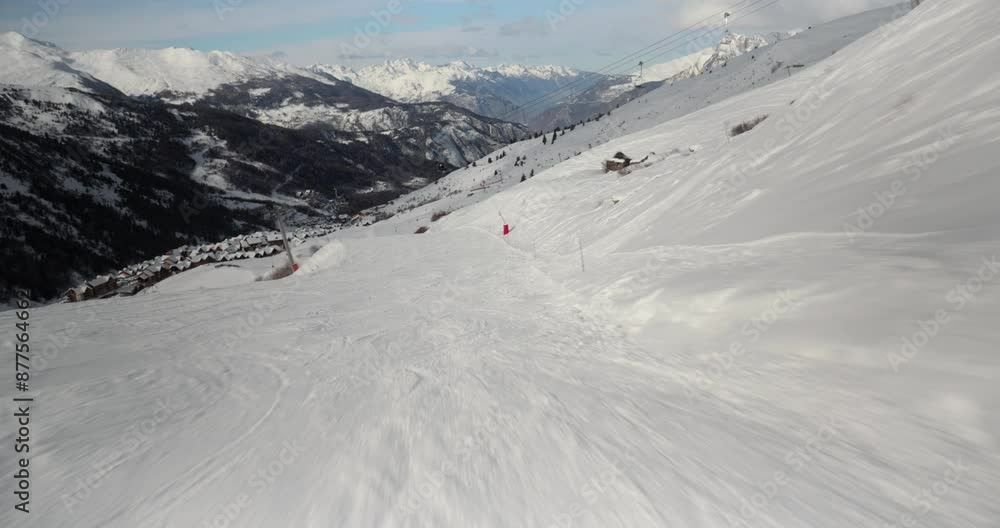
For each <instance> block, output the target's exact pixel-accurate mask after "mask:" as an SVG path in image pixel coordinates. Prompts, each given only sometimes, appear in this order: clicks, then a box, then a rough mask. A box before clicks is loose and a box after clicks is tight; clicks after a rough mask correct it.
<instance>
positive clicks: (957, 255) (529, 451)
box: [0, 0, 1000, 528]
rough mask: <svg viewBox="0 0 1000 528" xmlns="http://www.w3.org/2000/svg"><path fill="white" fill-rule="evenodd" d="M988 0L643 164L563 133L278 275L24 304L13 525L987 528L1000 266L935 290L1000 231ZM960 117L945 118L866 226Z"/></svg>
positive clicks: (971, 269)
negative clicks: (729, 189)
mask: <svg viewBox="0 0 1000 528" xmlns="http://www.w3.org/2000/svg"><path fill="white" fill-rule="evenodd" d="M993 7H994V6H993V5H992V3H990V2H988V1H986V0H968V1H966V2H958V1H954V0H953V1H947V0H936V1H928V2H925V4H924V5H923V6H921V8H919V10H918V11H915V12H914V13H913V14H911V15H909V16H912V17H913V18H912V19H911V20H910V21H909V22H908V23H907V24H906V25H904V27H902V28H901V29H898V30H897V31H895V32H894V33H892V34H891V37H888V40H886V41H884V42H883V41H882V40H879V39H880V38H886V37H884V35H869V36H868V37H865V38H863V39H862V41H861V42H858V43H857V45H852V46H849V47H847V48H845V49H843V50H841V51H839V52H838V53H837V54H836V55H834V56H833V57H831V58H830V59H827V60H826V61H824V62H823V63H820V64H817V65H816V66H814V67H813V68H810V69H809V70H808V71H806V72H802V73H801V74H798V75H797V76H795V77H792V78H790V79H787V80H785V81H779V82H776V83H774V84H772V85H768V86H767V87H764V88H761V89H759V90H755V91H753V92H748V93H745V94H741V95H736V96H734V97H732V98H730V99H726V100H724V101H720V102H717V103H716V104H714V105H711V106H709V107H707V108H704V109H702V110H699V111H697V112H695V113H693V114H691V115H687V116H684V117H680V118H678V119H675V120H673V121H671V122H669V123H664V124H663V125H661V126H657V127H652V128H648V129H646V130H644V131H643V132H642V133H641V134H634V135H631V136H626V137H622V138H619V139H616V140H611V141H610V142H609V144H608V145H606V146H604V147H603V149H602V150H607V151H610V152H614V151H615V150H622V151H625V152H629V153H643V152H651V151H655V152H659V153H661V156H660V157H657V158H656V159H653V160H651V162H650V163H649V164H648V165H647V166H642V167H639V168H636V169H635V170H634V171H633V172H632V173H631V174H628V175H626V176H621V177H619V176H618V175H616V174H603V173H601V172H600V170H599V169H598V168H597V167H598V165H597V164H598V162H599V160H600V159H601V154H602V153H601V152H595V153H593V155H590V156H577V157H574V158H571V159H570V160H568V161H566V162H563V163H560V164H558V165H556V166H555V167H553V168H552V169H550V170H547V171H544V172H542V173H540V174H538V176H537V177H536V178H533V179H531V180H530V181H528V182H525V183H523V184H518V185H516V186H512V187H511V188H509V189H507V190H505V191H504V192H501V193H496V194H494V195H492V196H490V197H489V198H486V199H485V200H482V202H481V203H478V204H476V203H464V202H462V201H461V200H462V199H464V198H467V196H465V193H464V192H463V193H461V196H458V198H457V199H456V200H455V201H453V202H448V204H451V205H456V204H463V205H468V207H465V208H462V209H459V210H455V211H454V212H452V213H451V214H450V215H448V216H447V217H444V218H441V219H440V220H439V221H438V222H435V223H433V224H428V225H430V226H431V229H430V232H428V233H426V234H423V235H413V234H409V233H412V232H413V226H414V225H415V223H417V222H420V221H421V220H422V218H423V217H420V216H419V215H422V214H423V212H421V211H412V212H410V213H404V214H400V215H399V216H398V217H396V218H393V219H391V220H389V221H386V222H383V223H380V224H377V225H375V226H372V227H370V228H364V229H354V230H344V231H341V232H338V233H336V234H335V235H332V236H331V237H329V244H328V245H327V246H326V249H322V250H320V251H319V252H317V253H316V254H315V255H313V257H312V258H311V259H304V261H303V262H302V270H301V271H300V272H299V273H297V274H296V275H293V276H292V277H290V278H287V279H283V280H279V281H270V282H253V283H249V282H248V283H246V284H237V285H233V286H230V287H225V288H221V287H220V288H215V289H199V290H195V289H192V288H191V287H190V285H189V284H186V283H185V281H177V285H176V289H172V287H174V286H172V285H171V284H169V283H167V282H164V283H161V285H160V286H161V287H160V288H158V289H157V291H155V292H152V293H150V294H149V295H141V296H136V297H133V298H127V299H114V300H108V301H93V302H87V303H81V304H78V305H54V306H49V307H44V308H38V309H35V310H33V312H32V316H31V324H32V326H31V333H32V339H33V342H36V341H34V340H37V343H38V345H37V346H38V348H37V349H35V350H36V354H42V355H43V357H44V362H37V364H34V365H33V367H34V370H33V371H32V372H33V374H32V391H33V393H32V395H33V396H35V397H36V398H37V402H36V403H35V404H34V406H33V407H32V412H33V414H32V420H33V422H32V423H33V429H32V433H33V435H34V437H35V438H34V440H33V442H34V443H33V444H32V450H33V452H32V456H33V458H32V466H31V468H32V475H33V477H32V478H33V483H34V485H35V486H36V489H35V495H34V496H33V498H32V505H33V507H34V508H35V509H34V511H33V513H32V514H31V516H30V517H29V516H23V515H14V513H13V512H12V510H10V509H6V510H4V511H2V512H0V525H3V526H15V527H20V526H31V527H36V526H43V527H49V526H51V527H61V526H74V527H91V526H93V527H101V528H105V527H119V526H120V527H135V526H141V527H183V528H187V527H199V528H201V527H204V526H213V525H214V526H218V527H222V526H240V527H243V526H246V527H276V526H290V527H292V526H294V527H310V528H312V527H329V526H336V527H397V526H398V527H413V528H416V527H430V526H435V527H436V526H456V527H458V526H470V527H472V526H482V527H515V528H520V527H529V526H537V527H542V528H549V527H552V526H557V527H563V528H564V527H576V526H588V527H590V526H593V527H602V528H617V527H620V528H626V527H627V528H635V527H665V526H677V527H692V528H694V527H711V528H717V527H728V526H768V527H793V526H796V527H797V526H809V527H813V528H841V527H858V526H865V527H867V526H879V527H882V526H902V525H907V524H909V525H913V522H912V521H915V522H916V523H917V525H920V526H934V527H942V528H969V527H989V526H996V523H997V519H1000V504H998V503H997V501H996V490H998V489H1000V456H998V450H997V438H998V436H1000V422H998V420H997V416H996V412H995V406H996V403H995V402H996V401H997V397H998V391H997V387H996V380H997V378H998V377H1000V365H998V362H997V360H996V354H995V344H996V343H997V342H1000V329H997V328H996V324H995V322H996V320H997V317H998V316H1000V290H997V289H996V285H995V284H985V285H984V287H983V288H982V289H981V290H980V291H978V292H976V295H975V296H974V297H973V298H970V299H969V302H968V303H967V304H963V305H962V307H955V306H953V303H951V302H949V301H947V300H946V297H945V296H946V294H947V293H948V292H949V290H950V289H952V288H955V287H956V285H957V284H960V282H961V281H966V280H967V279H968V278H969V277H971V276H974V274H975V273H976V269H977V268H978V267H980V266H981V265H982V264H981V262H982V261H981V259H982V258H984V257H986V258H989V257H990V256H992V255H995V254H996V248H997V247H998V238H997V236H996V227H997V226H1000V219H998V217H997V213H996V212H995V211H996V207H995V203H994V201H995V200H994V198H993V196H995V193H992V192H991V191H993V190H995V188H994V187H993V186H991V185H992V184H990V183H989V182H988V181H987V180H986V179H985V175H987V174H992V173H995V171H996V169H997V168H998V167H1000V164H998V161H997V157H996V155H995V151H996V143H997V141H998V137H1000V136H997V134H996V133H997V129H996V126H995V124H994V123H992V122H991V121H990V120H989V119H987V118H986V117H984V116H993V114H992V113H991V110H990V109H991V108H995V107H996V105H997V103H998V99H997V95H995V93H994V92H989V91H986V90H969V89H968V88H967V87H968V86H969V85H974V86H996V83H997V72H996V71H992V70H989V69H988V68H984V67H982V65H981V64H979V65H977V64H976V62H975V61H972V60H968V59H969V57H970V56H993V55H995V54H996V53H997V51H998V50H997V48H998V46H1000V41H998V40H997V39H996V38H995V37H994V36H992V35H993V31H994V30H993V27H992V26H991V25H990V24H987V23H985V22H984V20H986V18H987V17H984V16H983V14H984V13H993V12H994V11H995V10H994V9H993ZM970 41H971V42H975V43H980V44H976V45H970V44H969V42H970ZM965 53H969V54H971V55H969V56H965V55H963V54H965ZM956 56H962V57H964V58H965V59H966V60H962V61H961V62H957V63H956V62H951V63H949V62H948V61H947V60H946V59H948V58H953V57H956ZM980 62H981V61H980ZM945 64H950V65H951V66H949V68H951V71H949V72H948V73H947V74H946V75H944V76H942V77H934V76H928V75H927V74H926V72H929V71H931V70H932V69H936V70H937V71H938V73H939V74H940V73H941V71H942V69H947V68H944V66H943V65H945ZM824 78H830V79H836V80H837V81H838V83H841V84H838V87H840V88H839V89H838V91H836V92H834V93H832V94H830V95H829V99H828V100H824V101H823V104H821V105H819V108H817V109H816V110H815V114H814V117H813V118H812V119H811V120H807V121H806V122H805V123H803V124H801V126H800V127H799V128H798V130H797V132H796V134H795V135H794V136H793V137H791V138H790V139H789V140H788V141H786V142H783V143H781V144H780V145H779V147H778V148H771V149H766V151H767V152H768V156H767V158H766V159H765V160H762V161H760V170H759V171H758V172H757V173H755V174H754V175H753V176H754V177H753V178H752V179H750V181H748V182H747V183H745V184H744V185H742V186H741V187H740V188H738V189H737V190H736V192H735V193H734V194H733V196H731V197H728V198H724V197H722V196H721V195H720V192H719V190H720V187H721V184H722V183H723V182H724V178H727V177H728V173H726V172H724V171H725V169H726V168H727V167H730V166H731V165H732V164H733V163H734V162H735V163H739V160H741V159H746V158H747V157H748V156H749V153H752V152H761V151H763V150H765V149H763V148H762V145H763V144H764V143H765V142H766V141H767V139H769V138H775V137H780V136H781V130H780V127H778V125H777V124H776V122H777V121H778V120H779V119H780V118H781V117H782V116H783V115H787V112H788V110H784V109H787V108H789V107H793V108H794V103H793V104H790V103H789V102H790V101H794V100H801V97H802V95H803V94H804V93H806V92H807V91H808V90H809V89H811V88H812V87H814V86H816V83H817V82H819V81H820V80H822V79H824ZM900 79H910V80H911V83H910V84H907V83H901V82H900V81H899V80H900ZM866 86H867V87H871V86H879V87H882V88H881V89H880V90H879V93H876V94H873V95H869V96H863V95H860V94H862V90H861V89H860V88H861V87H866ZM890 87H891V88H890ZM650 97H653V96H652V95H651V96H650ZM800 104H801V103H800ZM914 108H918V109H920V111H919V112H916V111H914V110H913V109H914ZM906 109H909V110H906ZM627 110H628V109H626V108H623V109H622V112H621V113H623V114H624V113H626V111H627ZM616 113H618V112H616ZM759 113H770V114H771V117H769V118H768V120H766V121H764V122H763V123H762V124H760V125H758V128H756V129H754V130H753V131H751V132H749V133H747V134H745V135H743V136H740V137H737V138H729V137H726V136H725V135H724V131H723V127H722V126H721V124H722V123H727V124H729V123H733V122H738V121H737V120H739V119H746V118H750V117H754V116H755V115H758V114H759ZM873 120H874V121H876V122H879V123H885V124H884V126H882V127H871V126H868V124H869V123H871V122H872V121H873ZM950 121H954V123H953V124H954V125H956V126H955V128H954V130H955V133H956V134H957V135H958V136H959V137H961V141H960V142H957V143H956V144H955V145H954V146H952V147H949V148H948V149H947V150H944V151H942V152H940V153H939V159H938V160H937V161H936V162H935V163H934V164H932V165H931V166H930V167H927V168H926V170H925V172H924V174H923V175H922V179H921V181H920V185H916V182H911V183H913V185H912V186H911V187H910V190H909V191H908V192H907V194H906V195H905V197H902V198H900V201H899V203H898V204H897V205H895V206H893V207H892V208H891V209H890V211H888V212H886V214H885V215H884V216H882V217H879V218H878V219H877V223H876V225H875V226H874V227H873V228H871V229H869V230H868V231H866V232H864V233H861V234H858V235H857V236H856V239H853V241H851V239H850V238H849V234H848V233H845V232H844V231H843V230H842V226H843V222H845V218H849V215H850V213H851V211H853V210H854V209H856V208H857V207H860V206H864V205H866V204H868V203H869V202H871V201H872V200H873V197H872V193H873V192H878V191H882V190H884V189H886V188H888V186H889V184H890V182H891V181H892V179H893V178H896V177H898V175H899V174H900V173H901V170H902V168H901V167H900V165H901V163H900V162H899V160H900V159H904V160H905V159H906V156H908V155H909V154H911V153H913V152H920V151H921V150H923V149H926V148H927V147H928V145H932V144H933V142H934V141H936V140H937V138H936V136H935V134H936V132H935V130H936V128H937V127H938V126H939V125H941V124H942V123H944V124H948V123H949V122H950ZM567 138H569V135H567ZM560 141H562V139H560ZM689 147H693V148H689ZM671 149H676V150H671ZM509 150H510V152H509V153H508V156H510V155H513V153H514V152H515V149H513V148H512V149H509ZM664 152H670V154H668V155H663V154H662V153H664ZM605 154H607V153H605ZM469 172H470V173H471V172H472V171H469ZM456 174H458V175H459V176H461V174H462V171H460V172H459V173H456ZM473 182H474V180H472V179H471V178H470V179H469V181H466V182H464V183H473ZM984 182H986V183H984ZM415 194H417V193H415ZM903 198H905V199H903ZM442 205H446V204H442V203H436V204H428V205H427V208H431V209H433V208H437V207H441V206H442ZM498 211H503V215H504V216H503V218H504V220H503V221H505V222H506V221H509V222H510V223H511V224H512V225H513V226H514V231H513V232H512V234H511V235H510V236H507V237H501V236H500V235H499V233H498V231H499V228H500V223H501V220H500V218H499V215H498V214H497V213H498ZM394 231H398V232H400V233H407V234H400V235H393V234H392V233H393V232H394ZM581 246H582V248H581ZM581 252H582V257H581ZM581 258H582V260H583V263H584V264H585V266H586V271H583V270H581ZM203 281H204V282H203ZM210 282H211V281H210V277H199V278H198V283H199V284H209V283H210ZM779 307H780V308H779ZM944 308H948V309H950V310H951V312H950V316H951V319H950V322H948V323H943V324H941V325H939V328H938V330H937V331H936V332H935V335H934V338H933V340H931V341H929V342H928V343H927V344H926V346H923V347H921V348H920V349H919V350H918V351H917V352H916V353H915V355H914V356H913V357H911V358H908V361H906V362H905V363H903V364H901V365H897V367H898V368H897V369H896V370H894V369H893V368H891V364H890V360H888V359H887V357H888V356H887V353H889V352H893V351H898V350H899V349H900V348H899V347H900V343H901V341H900V338H901V337H903V336H913V335H914V332H915V331H917V330H918V329H920V328H921V326H920V325H921V321H927V320H928V318H929V317H935V313H936V310H941V309H944ZM14 322H15V319H14V316H13V315H12V314H11V313H10V312H6V313H0V326H2V327H8V328H9V327H11V326H13V324H14ZM755 336H756V337H755ZM734 344H738V345H741V346H742V350H743V352H741V353H740V354H738V355H734V356H729V357H726V356H724V355H721V353H722V352H725V351H727V350H731V349H732V347H733V346H734ZM4 346H7V345H6V344H4ZM720 358H721V359H720ZM11 390H12V388H11V387H10V386H9V385H8V384H4V385H0V396H3V397H8V398H9V397H11V396H12V393H11V392H10V391H11ZM164 401H166V402H169V403H170V407H169V410H167V411H164V410H163V409H162V408H161V407H160V403H161V402H164ZM137 430H138V433H136V432H135V431H137ZM130 431H131V432H130ZM0 435H2V436H0V443H3V444H7V445H9V444H11V443H12V442H13V435H12V433H11V432H9V431H7V430H4V431H3V432H2V433H0ZM95 465H96V466H95ZM14 467H15V466H14V461H13V460H12V459H11V458H9V457H8V458H3V459H0V472H2V473H4V474H8V475H9V474H13V472H14V471H15V470H14ZM95 477H96V478H95ZM88 479H89V480H90V484H89V485H88V484H86V482H87V481H88ZM81 483H82V484H81Z"/></svg>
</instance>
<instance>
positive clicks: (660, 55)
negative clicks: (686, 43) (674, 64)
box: [648, 0, 780, 61]
mask: <svg viewBox="0 0 1000 528" xmlns="http://www.w3.org/2000/svg"><path fill="white" fill-rule="evenodd" d="M779 1H780V0H769V1H768V3H766V4H764V5H762V6H759V7H757V8H756V9H754V10H753V11H750V12H749V13H745V14H744V16H750V15H752V14H754V13H756V12H758V11H760V10H762V9H767V8H768V7H771V6H772V5H774V4H777V3H778V2H779ZM716 29H718V28H716ZM674 49H676V48H674ZM671 51H673V49H670V50H666V51H665V52H662V53H657V54H656V55H654V56H652V57H651V58H650V59H648V60H650V61H652V60H655V59H659V58H661V57H664V56H666V55H667V54H669V52H671Z"/></svg>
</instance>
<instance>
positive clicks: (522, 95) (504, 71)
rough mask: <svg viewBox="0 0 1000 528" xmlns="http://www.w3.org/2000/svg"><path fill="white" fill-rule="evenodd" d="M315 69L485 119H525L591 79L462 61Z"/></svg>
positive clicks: (569, 72)
mask: <svg viewBox="0 0 1000 528" xmlns="http://www.w3.org/2000/svg"><path fill="white" fill-rule="evenodd" d="M310 70H312V71H314V72H317V73H323V74H328V75H331V76H333V77H336V78H338V79H343V80H345V81H348V82H351V83H354V84H356V85H358V86H361V87H363V88H366V89H368V90H371V91H373V92H377V93H380V94H382V95H385V96H387V97H391V98H393V99H396V100H398V101H405V102H411V103H417V102H430V101H445V102H449V103H453V104H456V105H458V106H461V107H463V108H466V109H468V110H471V111H473V112H475V113H477V114H480V115H485V116H490V117H502V118H506V119H509V120H518V119H522V120H523V119H524V117H523V116H522V115H521V113H520V112H517V109H518V107H520V106H521V105H524V104H526V103H529V102H531V101H533V100H535V99H537V98H539V97H542V96H544V95H547V94H549V93H551V92H554V91H557V90H559V89H560V88H561V87H563V86H565V85H567V84H570V83H573V82H575V81H578V80H580V79H581V78H582V77H584V76H587V75H591V74H587V73H585V72H580V71H577V70H573V69H570V68H563V67H558V66H533V67H526V66H519V65H501V66H494V67H487V68H479V67H475V66H472V65H470V64H468V63H466V62H462V61H459V62H452V63H449V64H444V65H440V66H432V65H430V64H427V63H425V62H415V61H413V60H409V59H398V60H393V61H387V62H384V63H382V64H373V65H369V66H365V67H363V68H361V69H358V70H355V69H351V68H347V67H344V66H336V65H325V64H317V65H313V66H311V67H310ZM602 77H604V76H602ZM560 100H561V99H558V98H557V99H553V100H552V101H551V102H550V103H548V106H544V107H540V108H538V109H534V108H532V109H531V110H530V111H529V114H528V115H527V117H531V116H532V115H534V114H537V113H540V112H541V111H544V110H545V109H547V108H549V107H551V106H554V105H556V104H558V103H559V102H560Z"/></svg>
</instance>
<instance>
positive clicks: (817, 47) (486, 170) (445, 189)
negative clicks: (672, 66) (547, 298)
mask: <svg viewBox="0 0 1000 528" xmlns="http://www.w3.org/2000/svg"><path fill="white" fill-rule="evenodd" d="M905 13H906V10H905V9H899V8H884V9H877V10H873V11H869V12H865V13H860V14H857V15H854V16H849V17H845V18H842V19H838V20H834V21H831V22H828V23H826V24H822V25H818V26H815V27H813V28H811V29H809V30H807V31H803V32H800V33H798V34H796V35H795V36H793V37H790V38H787V39H782V40H780V41H779V42H776V43H775V44H773V45H770V46H766V47H764V48H760V49H757V50H755V51H754V53H752V54H744V55H742V56H738V57H732V58H730V59H728V64H727V66H726V67H725V68H719V69H717V70H715V71H712V73H707V72H706V73H705V74H704V75H697V76H693V77H688V78H680V79H678V80H677V81H673V82H668V83H664V85H663V86H661V87H660V88H657V89H655V90H653V91H651V92H648V93H646V94H644V95H642V96H639V97H637V98H636V99H634V100H632V101H630V102H628V103H626V104H623V105H622V106H621V108H617V109H614V110H612V111H611V113H610V114H609V115H606V116H604V117H602V118H600V119H599V120H597V121H593V120H590V121H587V122H585V123H584V124H582V125H575V126H574V127H573V128H572V129H565V134H562V135H559V136H558V137H557V140H556V142H555V143H552V142H551V138H552V131H551V130H550V131H549V132H548V133H547V134H546V141H545V142H544V143H543V141H542V139H541V138H538V139H532V140H528V141H522V142H519V143H516V144H513V145H510V146H508V147H505V148H504V149H503V153H505V154H506V156H504V157H503V158H500V157H499V152H494V153H491V154H489V155H487V156H484V157H483V158H482V159H479V160H477V161H476V166H475V167H471V168H468V169H462V170H459V171H456V172H454V173H452V174H450V175H448V176H446V177H445V178H443V179H442V180H440V181H439V182H438V183H436V184H435V185H432V186H430V187H427V188H425V189H420V190H418V191H415V192H413V193H411V194H410V195H408V196H405V197H402V198H400V199H398V200H396V201H395V202H394V203H392V204H390V205H389V206H388V207H386V210H387V211H389V212H399V211H401V210H410V209H412V208H414V207H415V206H417V205H419V204H428V203H430V204H431V205H424V206H423V207H419V208H417V209H416V210H415V211H414V213H413V214H415V215H417V217H421V218H426V217H429V216H430V215H431V214H432V212H433V210H436V209H449V210H450V209H454V208H457V207H460V206H464V205H467V204H469V203H475V202H478V201H480V200H482V199H484V197H485V196H488V195H490V194H494V193H497V192H500V191H501V190H503V189H505V188H507V187H510V186H512V185H516V184H518V183H519V182H520V179H521V177H522V176H529V177H530V175H531V174H532V173H534V174H539V173H541V172H542V171H544V170H546V169H548V168H550V167H553V166H555V165H556V164H558V163H560V162H562V161H565V160H567V159H570V158H571V157H574V156H577V155H582V154H585V153H590V154H591V155H596V156H599V157H600V156H604V157H609V156H611V155H613V154H614V153H615V151H613V150H609V147H606V146H604V144H605V143H607V142H609V141H611V140H613V139H615V138H619V137H622V136H625V135H628V134H633V133H636V132H639V131H642V130H646V129H648V128H650V127H653V126H656V125H659V124H660V123H663V122H664V121H668V120H670V119H675V118H678V117H681V116H684V115H687V114H690V113H691V112H694V111H696V110H699V109H702V108H705V107H706V106H709V105H711V104H713V103H716V102H719V101H722V100H725V99H727V98H729V97H733V96H735V95H739V94H742V93H745V92H747V91H750V90H753V89H754V88H756V87H760V86H765V85H767V84H770V83H773V82H775V81H779V80H782V79H785V78H787V77H788V76H790V75H816V74H818V73H820V72H819V71H814V70H813V69H811V68H809V67H810V66H812V65H815V64H817V63H818V62H820V61H822V60H824V59H826V58H828V57H830V56H831V55H833V54H835V53H837V52H838V50H840V49H843V47H844V46H847V45H849V44H851V43H852V42H854V41H855V40H857V39H858V38H860V37H862V36H864V35H866V34H868V33H870V32H872V31H873V30H877V28H879V27H880V26H881V25H883V24H885V23H887V22H890V21H892V20H893V19H894V18H896V17H899V16H901V15H903V14H905ZM713 53H715V52H713ZM704 63H705V62H702V63H701V64H704ZM791 66H796V67H794V68H792V67H791ZM737 124H738V123H736V122H729V121H726V122H721V123H717V124H715V126H717V127H718V129H719V131H721V132H728V131H729V130H730V129H732V127H734V126H736V125H737ZM694 143H695V142H694V141H692V142H691V145H670V146H669V147H666V150H663V149H654V151H653V152H655V153H656V154H658V155H671V154H672V153H674V150H675V149H676V150H677V151H678V153H680V154H682V155H684V154H687V153H688V152H687V151H688V150H689V147H690V146H694ZM626 154H628V155H630V156H633V157H635V158H636V159H640V158H642V157H644V156H646V155H647V154H649V153H648V152H627V153H626ZM518 159H520V160H522V161H518ZM490 160H492V161H490ZM483 187H486V188H485V189H483ZM470 194H471V196H469V195H470ZM439 200H443V201H441V202H439V203H433V202H438V201H439ZM414 228H415V227H414Z"/></svg>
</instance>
